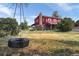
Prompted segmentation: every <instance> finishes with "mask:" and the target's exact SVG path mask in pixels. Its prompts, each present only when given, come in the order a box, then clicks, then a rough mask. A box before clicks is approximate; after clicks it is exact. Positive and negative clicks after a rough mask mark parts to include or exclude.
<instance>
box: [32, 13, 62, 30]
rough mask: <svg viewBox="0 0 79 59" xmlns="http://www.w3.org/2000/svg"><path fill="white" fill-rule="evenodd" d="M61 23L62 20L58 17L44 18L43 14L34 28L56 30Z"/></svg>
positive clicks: (39, 16)
mask: <svg viewBox="0 0 79 59" xmlns="http://www.w3.org/2000/svg"><path fill="white" fill-rule="evenodd" d="M59 22H61V19H60V18H58V17H49V16H44V15H42V14H41V13H40V14H39V15H38V16H37V17H36V18H35V20H34V24H32V26H34V27H36V28H38V29H46V30H49V29H54V28H55V27H56V25H57V24H58V23H59Z"/></svg>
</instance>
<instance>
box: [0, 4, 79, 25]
mask: <svg viewBox="0 0 79 59" xmlns="http://www.w3.org/2000/svg"><path fill="white" fill-rule="evenodd" d="M23 8H24V17H25V19H26V21H27V22H28V25H31V24H33V23H34V19H35V18H36V17H37V16H38V15H39V13H40V12H41V13H42V15H45V16H52V14H53V12H54V11H58V12H59V15H60V17H61V18H64V17H70V18H72V19H73V20H74V21H76V20H79V3H28V4H27V3H24V4H23ZM14 10H15V4H11V3H4V4H3V3H0V17H13V15H14ZM19 16H20V11H19V6H18V7H17V9H16V15H15V18H16V19H17V21H18V23H20V17H19ZM21 22H23V18H22V19H21Z"/></svg>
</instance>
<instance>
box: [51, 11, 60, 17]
mask: <svg viewBox="0 0 79 59" xmlns="http://www.w3.org/2000/svg"><path fill="white" fill-rule="evenodd" d="M52 17H56V18H59V17H60V15H59V13H58V11H54V12H53V14H52Z"/></svg>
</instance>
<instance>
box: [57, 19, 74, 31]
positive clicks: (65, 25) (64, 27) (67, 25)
mask: <svg viewBox="0 0 79 59" xmlns="http://www.w3.org/2000/svg"><path fill="white" fill-rule="evenodd" d="M57 27H58V29H59V31H62V32H67V31H71V30H72V29H73V27H74V21H72V19H71V18H64V19H63V20H62V22H61V23H59V24H58V25H57Z"/></svg>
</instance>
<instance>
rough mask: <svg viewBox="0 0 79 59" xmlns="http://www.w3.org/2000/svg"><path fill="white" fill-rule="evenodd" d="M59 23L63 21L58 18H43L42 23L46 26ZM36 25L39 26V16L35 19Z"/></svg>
mask: <svg viewBox="0 0 79 59" xmlns="http://www.w3.org/2000/svg"><path fill="white" fill-rule="evenodd" d="M59 22H61V20H60V19H58V18H52V17H47V16H42V23H43V24H46V23H50V24H57V23H59ZM35 24H39V16H38V17H37V18H36V19H35Z"/></svg>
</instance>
